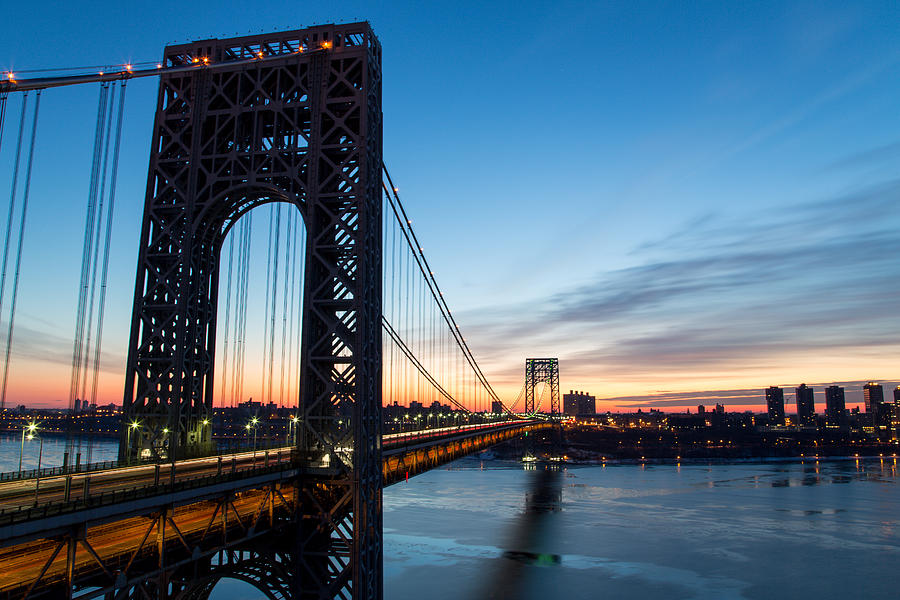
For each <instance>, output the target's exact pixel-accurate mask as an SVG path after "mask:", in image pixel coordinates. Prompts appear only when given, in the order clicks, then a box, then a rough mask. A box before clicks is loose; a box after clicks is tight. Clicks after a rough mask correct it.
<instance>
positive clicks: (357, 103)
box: [120, 23, 382, 598]
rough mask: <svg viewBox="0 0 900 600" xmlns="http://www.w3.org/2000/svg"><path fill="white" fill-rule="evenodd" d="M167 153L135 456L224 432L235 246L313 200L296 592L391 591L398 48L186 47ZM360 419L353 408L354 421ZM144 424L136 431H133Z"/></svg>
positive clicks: (348, 32) (135, 342) (142, 323)
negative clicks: (220, 336) (386, 186)
mask: <svg viewBox="0 0 900 600" xmlns="http://www.w3.org/2000/svg"><path fill="white" fill-rule="evenodd" d="M164 65H165V67H166V71H165V72H164V73H163V74H162V75H161V77H160V86H159V95H158V103H157V110H156V117H155V120H154V126H153V138H152V145H151V152H150V168H149V175H148V179H147V191H146V200H145V206H144V218H143V226H142V229H141V240H140V249H139V256H138V265H137V277H136V285H135V296H134V309H133V314H132V325H131V335H130V341H129V350H128V360H127V367H126V369H127V370H126V382H125V396H124V423H123V425H124V426H123V427H122V432H123V433H122V440H121V446H120V448H121V449H120V456H121V457H122V458H133V457H135V456H138V455H140V454H142V453H146V452H149V453H150V454H153V455H156V456H158V457H163V456H164V457H166V458H172V459H175V458H180V457H185V456H191V455H195V454H202V453H204V452H207V451H208V450H209V446H210V444H211V427H209V418H210V415H211V411H212V400H213V393H214V383H215V378H214V376H213V369H214V365H215V356H214V355H215V341H216V310H217V298H216V295H217V290H218V278H219V263H220V250H221V245H222V241H223V240H224V238H225V235H226V234H227V231H228V228H229V227H230V225H231V224H232V223H233V222H234V221H235V220H237V218H239V217H240V216H241V215H242V214H243V213H245V212H246V211H248V210H250V209H252V208H253V207H255V206H258V205H259V204H262V203H265V202H289V203H292V204H294V205H296V206H297V207H298V208H299V210H300V211H301V212H302V214H303V219H304V221H305V224H306V231H307V237H306V240H307V242H306V252H305V261H306V266H305V268H304V273H305V281H304V284H303V285H304V294H303V298H304V300H303V302H304V307H303V317H302V327H303V331H302V342H301V357H302V359H301V360H302V363H301V372H302V374H303V380H302V383H301V393H300V397H301V399H302V402H301V405H300V417H301V419H302V423H301V424H300V426H299V430H298V432H299V435H298V454H299V456H300V457H301V460H302V462H303V465H302V466H303V471H304V473H306V475H304V479H303V480H302V481H300V482H299V485H298V486H297V488H296V489H297V490H298V491H297V494H298V497H299V498H298V499H299V504H300V506H301V508H302V510H301V513H302V516H303V518H298V526H297V536H296V537H297V541H296V550H297V551H296V553H295V556H296V557H297V558H296V564H294V565H293V567H292V573H293V576H294V578H295V581H294V583H293V584H292V587H293V589H295V590H302V593H301V592H298V593H299V594H300V595H298V596H297V597H315V598H331V597H351V596H352V597H353V598H380V597H381V594H382V592H381V560H382V559H381V557H382V551H381V485H382V482H381V466H382V464H381V447H380V437H381V371H380V370H381V164H382V147H381V145H382V144H381V143H382V138H381V48H380V45H379V43H378V40H377V38H376V37H375V35H374V34H373V32H372V30H371V29H370V28H369V26H368V24H367V23H356V24H350V25H325V26H319V27H313V28H310V29H304V30H297V31H290V32H282V33H275V34H266V35H255V36H248V37H241V38H232V39H225V40H218V39H213V40H205V41H200V42H193V43H189V44H182V45H177V46H169V47H167V48H166V50H165V56H164ZM348 417H349V418H348ZM132 425H133V427H132Z"/></svg>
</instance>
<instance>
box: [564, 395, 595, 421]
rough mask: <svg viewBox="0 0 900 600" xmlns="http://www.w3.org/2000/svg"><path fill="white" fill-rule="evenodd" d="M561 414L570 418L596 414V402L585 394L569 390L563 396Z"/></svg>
mask: <svg viewBox="0 0 900 600" xmlns="http://www.w3.org/2000/svg"><path fill="white" fill-rule="evenodd" d="M563 412H564V413H565V414H566V415H568V416H570V417H574V416H577V415H593V414H594V413H596V412H597V400H596V398H594V397H593V396H591V395H590V394H588V393H587V392H576V391H574V390H569V393H568V394H563Z"/></svg>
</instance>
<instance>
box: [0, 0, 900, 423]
mask: <svg viewBox="0 0 900 600" xmlns="http://www.w3.org/2000/svg"><path fill="white" fill-rule="evenodd" d="M40 6H41V4H40V3H39V4H37V5H11V6H9V7H7V8H6V12H5V17H6V19H7V20H8V22H9V23H12V24H14V27H9V28H7V30H6V32H5V35H4V36H3V38H2V39H0V72H2V71H4V70H6V69H11V70H22V69H42V68H50V67H71V66H79V65H103V64H123V63H126V62H130V61H144V60H156V59H158V58H159V57H160V56H161V54H162V50H163V47H164V45H165V44H167V43H169V42H171V41H173V40H177V41H186V40H192V39H202V38H208V37H211V36H215V37H227V36H231V35H234V34H235V33H238V34H242V33H245V32H246V30H252V31H259V30H275V29H282V30H283V29H291V28H297V27H302V26H307V25H311V24H315V23H324V22H349V21H356V20H361V19H369V20H370V21H371V22H372V25H373V28H374V30H375V32H376V34H377V35H378V36H379V39H380V40H381V43H382V45H383V48H384V58H383V64H384V98H383V106H384V117H385V131H384V134H385V157H386V161H387V163H388V166H389V167H390V169H391V172H392V174H393V175H394V176H395V177H396V178H397V180H398V181H397V183H398V185H399V187H400V189H401V195H402V197H403V199H404V202H405V203H406V205H407V208H408V209H409V212H410V217H411V218H412V219H413V221H414V226H415V227H416V230H417V233H418V235H419V237H420V238H421V240H422V242H423V245H424V247H425V252H426V254H427V256H428V258H429V261H430V263H431V265H432V267H433V269H434V271H435V273H436V275H437V277H438V280H439V281H440V283H441V286H442V289H443V291H444V293H445V298H446V299H447V301H448V303H449V305H450V307H451V309H452V310H453V312H454V315H455V316H456V318H457V320H458V322H459V324H460V329H461V330H462V332H463V334H464V335H465V337H466V339H467V341H468V343H469V345H470V347H471V348H472V350H473V352H474V354H475V356H476V358H478V360H479V362H480V363H481V365H482V367H483V369H484V371H485V374H486V375H487V378H488V379H489V380H490V381H491V382H492V384H493V385H494V387H495V388H496V389H497V391H498V392H499V393H500V395H501V397H502V398H503V399H504V400H507V401H510V402H511V401H512V399H514V398H515V397H516V394H517V393H518V391H519V389H520V387H521V385H522V380H523V376H524V360H525V358H526V357H529V356H555V357H558V358H559V359H560V375H561V386H562V388H564V389H566V390H568V389H579V390H585V391H587V392H588V393H589V394H591V395H594V396H596V398H597V410H598V411H605V410H613V411H616V410H621V411H626V410H632V409H634V410H636V409H637V408H638V407H643V408H650V407H654V408H660V407H666V408H672V409H674V408H679V409H682V410H683V409H687V408H691V409H692V410H695V409H696V406H697V405H698V404H707V405H715V404H716V403H721V404H723V405H725V406H726V407H727V409H728V410H741V409H745V408H749V409H752V410H758V411H760V412H762V411H764V410H765V398H764V392H763V390H765V388H766V387H768V386H770V385H778V386H781V387H783V388H785V389H787V390H788V393H787V394H786V396H787V398H786V404H788V412H793V410H794V403H793V402H788V398H793V391H792V390H793V388H794V387H796V386H798V385H799V384H800V383H802V382H804V381H805V382H806V383H807V384H808V385H809V386H811V387H813V388H814V389H815V395H816V396H815V397H816V411H817V412H818V413H819V414H822V413H823V412H824V405H825V397H824V390H825V388H826V387H828V386H830V385H838V386H841V387H844V388H845V389H846V403H847V408H852V407H854V406H857V405H861V404H862V401H863V400H862V386H863V385H864V384H865V382H867V381H870V380H875V381H880V382H881V383H882V384H883V385H884V387H885V389H886V390H888V393H890V390H892V389H893V388H895V387H896V385H897V380H898V378H900V373H898V371H897V367H896V356H897V354H898V351H900V339H898V332H900V312H898V311H897V308H896V304H897V298H898V297H900V261H898V260H897V256H898V254H900V177H898V175H897V174H898V172H900V113H898V111H897V110H896V107H897V105H898V103H900V50H898V48H897V46H896V34H895V31H894V28H893V27H892V24H895V23H896V22H898V20H900V6H897V5H896V4H895V3H878V2H871V3H857V4H852V5H851V4H846V3H840V2H821V3H815V4H812V5H810V4H800V3H768V4H765V3H763V4H754V5H752V7H751V6H737V5H732V4H721V5H716V4H712V5H703V6H699V5H697V6H690V5H679V4H675V5H672V4H667V3H662V2H660V3H641V4H639V5H627V4H626V5H615V4H611V5H604V4H598V5H583V4H582V3H577V2H560V3H553V4H547V3H540V2H517V3H503V2H501V3H489V4H484V3H480V4H479V3H455V4H452V5H434V6H432V5H428V6H425V5H420V4H417V3H412V2H406V3H402V2H398V3H390V4H386V5H383V6H377V7H375V6H371V5H369V4H367V3H364V2H348V3H345V4H342V5H341V6H340V7H335V6H334V5H332V4H330V3H307V4H304V5H302V6H298V5H296V4H294V3H287V2H270V3H265V4H262V5H246V4H242V3H229V2H225V3H222V4H220V5H218V6H217V9H216V10H210V9H209V8H208V7H205V6H199V5H186V4H183V3H173V2H158V3H154V4H153V5H152V6H141V7H130V6H126V5H122V4H120V3H112V2H98V3H94V4H91V5H85V6H82V5H79V4H77V3H73V4H63V5H59V6H56V5H54V7H53V10H52V14H51V13H50V11H43V10H36V7H40ZM60 48H65V52H64V53H61V52H60V51H59V49H60ZM155 93H156V89H155V82H154V81H151V80H142V81H137V80H136V81H133V82H130V83H129V92H128V94H129V95H128V99H127V115H126V122H125V130H124V141H123V154H122V160H121V169H120V174H119V187H118V192H117V202H118V205H117V210H116V214H115V219H114V226H115V227H114V233H113V239H112V248H113V253H112V260H111V264H110V269H111V270H110V291H109V294H110V295H109V300H108V305H107V320H106V329H105V332H104V340H105V341H104V353H103V356H102V363H101V369H102V374H101V382H100V384H101V394H100V398H99V400H98V402H99V403H100V404H108V403H110V402H114V403H116V404H120V403H121V402H122V388H123V382H124V372H125V368H124V362H125V352H126V346H127V334H128V327H129V322H130V312H131V303H132V294H133V282H134V271H135V259H136V255H137V244H138V242H137V240H138V233H139V231H138V230H139V225H140V217H141V212H142V207H143V199H144V190H145V185H146V172H147V154H148V152H147V151H148V146H149V133H150V123H151V118H152V113H153V110H154V106H155ZM96 99H97V90H96V88H94V87H91V88H79V89H72V90H58V91H54V90H50V91H48V92H46V93H45V94H44V96H43V99H42V109H41V110H42V117H41V121H40V124H39V129H38V141H37V150H36V156H35V175H34V181H33V183H32V188H33V189H32V192H31V202H32V208H31V211H32V212H31V213H30V214H29V220H28V226H27V230H26V239H25V248H24V256H23V267H22V282H21V290H20V299H19V304H20V309H19V313H17V317H16V318H17V324H16V337H15V343H14V352H13V356H12V366H11V372H10V382H9V393H8V397H7V398H8V400H7V403H8V405H16V404H26V405H29V406H50V405H62V404H64V403H65V402H66V399H67V397H68V388H69V374H70V368H71V367H70V365H71V353H72V339H73V331H74V306H75V304H76V300H75V299H76V297H77V291H78V272H79V271H78V270H79V266H80V262H79V258H80V248H81V239H80V233H81V229H82V224H83V222H84V215H85V201H86V197H87V189H88V172H89V168H90V164H89V161H90V144H91V141H92V130H93V124H94V122H93V120H92V119H93V117H94V115H95V113H96ZM16 102H17V100H16V99H15V98H11V100H10V103H9V106H8V111H7V115H6V116H7V121H6V126H5V130H4V137H3V141H2V147H0V197H4V198H8V197H9V184H10V165H11V163H12V156H11V155H12V153H13V149H14V132H15V125H16V121H17V118H18V113H17V112H16V111H17V104H16ZM4 206H5V205H4ZM5 210H6V209H5V208H2V209H0V213H2V214H5ZM263 214H264V213H263ZM256 250H259V248H258V247H255V251H256ZM256 255H257V256H259V257H262V256H263V255H264V252H262V251H258V252H257V253H256ZM258 270H259V271H260V272H263V271H264V269H263V268H261V267H258ZM261 305H262V296H261V295H260V297H259V298H256V299H255V300H253V305H252V306H251V310H252V311H254V312H253V313H252V314H254V315H255V316H256V319H257V320H258V321H261V320H262V316H261V312H260V311H261V309H260V307H261ZM6 306H7V305H4V310H5V309H6ZM4 318H5V317H4ZM258 328H259V329H260V330H261V329H262V326H261V324H260V325H259V326H258ZM220 333H221V332H220ZM251 342H252V343H251V346H250V347H249V350H250V351H251V352H261V349H262V340H261V336H260V339H257V340H252V341H251ZM256 362H258V363H261V362H262V361H261V360H258V361H256ZM255 364H256V363H254V365H255ZM259 370H260V369H259V367H256V366H254V367H253V369H252V370H251V372H248V374H247V376H248V385H247V388H248V390H249V391H248V393H247V394H246V396H248V397H249V396H254V397H255V398H260V395H259V391H258V390H259V388H260V384H259V373H258V372H257V371H259ZM244 399H245V400H246V398H244Z"/></svg>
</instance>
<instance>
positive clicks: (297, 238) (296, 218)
mask: <svg viewBox="0 0 900 600" xmlns="http://www.w3.org/2000/svg"><path fill="white" fill-rule="evenodd" d="M291 219H292V220H293V222H294V241H293V245H292V246H291V258H290V265H291V270H290V273H291V275H290V277H291V281H290V283H289V284H288V285H289V287H290V290H291V298H290V301H289V303H290V316H289V318H288V322H289V325H288V357H287V361H288V375H287V378H288V401H289V402H290V407H291V408H296V407H297V401H298V398H299V397H300V393H299V392H300V386H299V382H297V392H296V393H295V392H294V346H295V344H294V320H295V315H296V314H298V311H296V307H297V247H298V246H299V245H300V242H301V241H302V234H301V231H300V227H301V225H302V223H301V222H300V215H299V211H298V210H297V209H296V207H295V208H294V209H293V210H292V211H291ZM298 326H299V324H298ZM298 328H299V327H298ZM297 354H298V355H299V354H300V348H299V347H298V348H297Z"/></svg>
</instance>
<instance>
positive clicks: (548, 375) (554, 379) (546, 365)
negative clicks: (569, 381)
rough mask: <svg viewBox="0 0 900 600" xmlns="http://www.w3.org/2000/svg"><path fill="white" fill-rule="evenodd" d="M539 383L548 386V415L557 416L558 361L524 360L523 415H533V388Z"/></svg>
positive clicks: (556, 359)
mask: <svg viewBox="0 0 900 600" xmlns="http://www.w3.org/2000/svg"><path fill="white" fill-rule="evenodd" d="M540 383H546V384H547V385H549V386H550V414H551V415H552V416H557V415H559V359H558V358H526V359H525V413H526V414H529V415H530V414H533V413H534V411H535V406H534V388H535V387H537V385H538V384H540Z"/></svg>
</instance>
